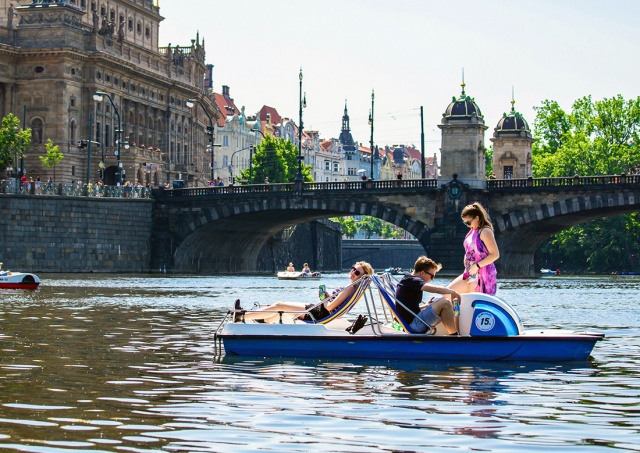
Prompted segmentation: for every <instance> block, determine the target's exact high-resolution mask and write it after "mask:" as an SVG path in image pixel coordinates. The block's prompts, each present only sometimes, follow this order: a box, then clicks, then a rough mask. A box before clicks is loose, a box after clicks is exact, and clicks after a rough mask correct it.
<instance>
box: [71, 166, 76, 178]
mask: <svg viewBox="0 0 640 453" xmlns="http://www.w3.org/2000/svg"><path fill="white" fill-rule="evenodd" d="M75 175H76V166H75V165H72V166H71V176H75Z"/></svg>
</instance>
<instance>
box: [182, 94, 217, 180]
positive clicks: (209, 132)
mask: <svg viewBox="0 0 640 453" xmlns="http://www.w3.org/2000/svg"><path fill="white" fill-rule="evenodd" d="M196 103H197V104H200V107H202V111H203V112H204V114H205V115H207V118H209V125H208V126H207V135H208V136H209V144H210V146H211V181H213V180H214V179H215V178H214V172H213V165H214V162H215V160H214V155H215V154H214V149H215V147H214V145H213V120H212V119H211V115H209V112H207V109H206V108H205V107H204V104H203V103H202V102H201V101H200V99H188V100H187V107H189V108H190V109H192V108H193V106H194V105H195V104H196Z"/></svg>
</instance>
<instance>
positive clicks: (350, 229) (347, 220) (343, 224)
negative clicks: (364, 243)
mask: <svg viewBox="0 0 640 453" xmlns="http://www.w3.org/2000/svg"><path fill="white" fill-rule="evenodd" d="M331 220H333V221H334V222H338V224H340V232H341V233H342V235H343V236H346V237H348V238H351V239H353V238H354V237H355V235H356V233H357V232H358V223H357V222H356V220H355V219H354V218H353V217H336V218H333V219H331Z"/></svg>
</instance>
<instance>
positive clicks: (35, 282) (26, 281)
mask: <svg viewBox="0 0 640 453" xmlns="http://www.w3.org/2000/svg"><path fill="white" fill-rule="evenodd" d="M39 285H40V279H39V278H38V276H36V275H34V274H28V273H23V272H7V271H3V272H1V273H0V289H38V286H39Z"/></svg>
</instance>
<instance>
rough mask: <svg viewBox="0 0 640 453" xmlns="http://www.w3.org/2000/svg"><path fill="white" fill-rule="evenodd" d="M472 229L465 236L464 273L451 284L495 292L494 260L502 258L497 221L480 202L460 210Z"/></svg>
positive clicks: (466, 290)
mask: <svg viewBox="0 0 640 453" xmlns="http://www.w3.org/2000/svg"><path fill="white" fill-rule="evenodd" d="M460 217H462V221H463V222H464V223H465V225H467V226H468V227H469V228H470V230H469V233H467V236H466V237H465V238H464V242H463V245H464V250H465V254H464V269H465V270H464V273H462V274H461V275H459V276H458V277H456V278H455V280H453V281H452V282H451V283H450V284H449V288H452V289H455V290H456V291H457V292H459V293H460V294H462V293H472V292H478V293H485V294H490V295H492V296H493V295H495V293H496V287H497V278H496V277H497V271H496V266H495V264H493V263H494V262H495V261H496V260H497V259H498V258H500V251H499V250H498V244H497V243H496V238H495V236H494V234H493V225H491V222H490V221H489V216H488V214H487V211H485V209H484V208H483V207H482V205H481V204H480V203H478V202H476V203H473V204H470V205H468V206H465V208H464V209H463V210H462V213H461V214H460Z"/></svg>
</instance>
